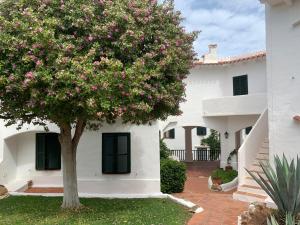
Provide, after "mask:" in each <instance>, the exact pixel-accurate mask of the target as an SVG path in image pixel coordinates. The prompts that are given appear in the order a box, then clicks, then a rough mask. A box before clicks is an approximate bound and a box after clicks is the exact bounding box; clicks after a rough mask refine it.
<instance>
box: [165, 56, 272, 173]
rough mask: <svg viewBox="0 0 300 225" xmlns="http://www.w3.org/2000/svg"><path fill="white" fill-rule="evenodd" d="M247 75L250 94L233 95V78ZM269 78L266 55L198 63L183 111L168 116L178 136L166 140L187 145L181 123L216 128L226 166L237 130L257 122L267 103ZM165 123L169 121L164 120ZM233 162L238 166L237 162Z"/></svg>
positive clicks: (174, 145) (189, 80)
mask: <svg viewBox="0 0 300 225" xmlns="http://www.w3.org/2000/svg"><path fill="white" fill-rule="evenodd" d="M245 74H247V75H248V92H249V95H248V96H234V97H233V80H232V79H233V77H234V76H240V75H245ZM266 79H267V78H266V59H265V58H259V59H256V60H249V61H244V62H239V63H233V64H226V65H198V66H195V67H194V68H192V69H191V71H190V74H189V75H188V77H187V79H186V80H185V83H186V102H184V103H182V104H181V110H182V111H183V114H182V115H181V116H178V117H170V118H169V119H168V121H169V122H172V123H169V124H170V127H169V128H170V129H171V128H172V124H173V126H174V127H175V128H176V137H175V139H172V140H169V139H166V140H165V142H166V143H167V145H168V147H169V148H171V149H184V148H185V136H184V129H183V128H182V126H203V127H207V128H208V130H209V129H214V130H216V131H218V132H220V133H221V149H222V153H221V166H222V167H224V166H225V165H226V163H227V157H228V155H229V153H230V152H231V151H232V150H233V149H234V148H235V136H234V132H236V131H238V130H240V129H244V128H246V127H247V126H252V125H254V124H255V122H256V120H257V118H258V117H259V114H260V113H262V112H263V110H264V109H265V108H266V106H267V100H266V93H267V82H266ZM216 100H217V101H216ZM227 100H230V101H231V100H232V101H231V102H233V103H232V104H228V101H227ZM215 101H216V102H215ZM250 101H252V102H250ZM253 101H254V104H252V103H253ZM247 102H249V104H247ZM205 103H208V104H206V105H209V109H211V110H210V111H214V113H213V114H214V115H213V116H206V115H205V110H204V108H203V106H205ZM210 103H212V104H210ZM223 106H224V107H223ZM254 108H255V109H254ZM253 109H254V110H253ZM175 122H176V123H175ZM163 124H168V123H167V122H165V121H164V122H163ZM195 130H196V129H194V130H193V143H192V144H193V147H194V146H195V144H196V143H197V142H198V138H197V137H195ZM226 131H227V132H229V133H230V134H231V135H230V137H229V139H225V138H224V135H223V134H224V133H225V132H226ZM233 164H234V165H233V166H234V167H236V165H235V164H236V163H235V162H233Z"/></svg>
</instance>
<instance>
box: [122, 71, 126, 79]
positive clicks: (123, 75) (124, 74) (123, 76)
mask: <svg viewBox="0 0 300 225" xmlns="http://www.w3.org/2000/svg"><path fill="white" fill-rule="evenodd" d="M125 78H126V73H125V71H123V72H122V79H123V80H124V79H125Z"/></svg>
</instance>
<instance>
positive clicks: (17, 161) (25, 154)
mask: <svg viewBox="0 0 300 225" xmlns="http://www.w3.org/2000/svg"><path fill="white" fill-rule="evenodd" d="M3 144H4V146H3V153H4V154H3V163H1V166H2V167H3V168H5V172H4V174H0V176H1V177H0V179H1V183H3V184H8V183H11V182H15V181H17V180H20V181H24V182H25V183H26V182H28V181H30V180H33V179H35V178H36V177H42V176H43V175H45V173H47V175H50V176H60V175H61V155H60V144H59V141H58V134H57V133H54V132H45V131H42V130H41V131H28V132H21V133H16V134H15V135H12V136H9V137H7V138H6V139H4V142H3ZM1 166H0V167H1Z"/></svg>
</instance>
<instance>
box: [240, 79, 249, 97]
mask: <svg viewBox="0 0 300 225" xmlns="http://www.w3.org/2000/svg"><path fill="white" fill-rule="evenodd" d="M241 94H242V95H247V94H248V76H247V75H244V76H241Z"/></svg>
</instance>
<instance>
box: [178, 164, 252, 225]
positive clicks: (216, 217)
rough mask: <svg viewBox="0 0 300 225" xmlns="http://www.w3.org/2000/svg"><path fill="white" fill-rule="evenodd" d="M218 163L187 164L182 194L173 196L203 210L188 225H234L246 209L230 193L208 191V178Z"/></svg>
mask: <svg viewBox="0 0 300 225" xmlns="http://www.w3.org/2000/svg"><path fill="white" fill-rule="evenodd" d="M218 165H219V162H195V163H191V164H188V178H187V182H186V184H185V190H184V192H183V193H180V194H175V196H177V197H180V198H184V199H187V200H190V201H191V202H193V203H195V204H198V205H199V206H200V207H202V208H203V209H204V212H202V213H199V214H195V215H194V216H193V217H192V219H191V220H190V221H189V223H188V225H236V224H237V217H238V216H239V215H240V214H241V213H242V212H243V211H245V210H246V209H247V208H248V204H247V203H243V202H240V201H235V200H233V199H232V193H233V192H229V193H218V192H212V191H210V190H209V189H208V184H207V182H208V177H209V175H210V174H211V171H212V170H214V169H215V168H217V167H218Z"/></svg>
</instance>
